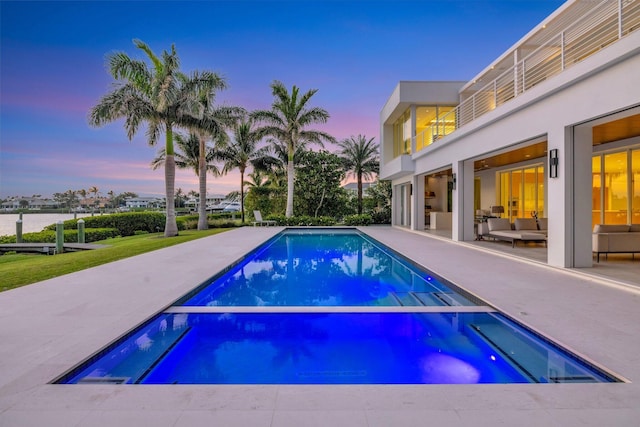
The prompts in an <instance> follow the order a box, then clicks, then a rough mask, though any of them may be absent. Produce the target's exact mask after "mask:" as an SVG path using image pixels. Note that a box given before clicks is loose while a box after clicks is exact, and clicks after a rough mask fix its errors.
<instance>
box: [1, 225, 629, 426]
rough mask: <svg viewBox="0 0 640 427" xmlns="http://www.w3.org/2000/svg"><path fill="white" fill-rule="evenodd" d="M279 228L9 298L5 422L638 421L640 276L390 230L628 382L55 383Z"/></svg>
mask: <svg viewBox="0 0 640 427" xmlns="http://www.w3.org/2000/svg"><path fill="white" fill-rule="evenodd" d="M280 230H281V228H278V227H255V228H254V227H245V228H241V229H235V230H231V231H228V232H225V233H221V234H218V235H215V236H211V237H207V238H204V239H200V240H196V241H192V242H189V243H185V244H182V245H178V246H174V247H171V248H166V249H162V250H159V251H156V252H153V253H148V254H144V255H140V256H137V257H133V258H129V259H125V260H121V261H117V262H113V263H110V264H106V265H103V266H99V267H95V268H91V269H88V270H85V271H81V272H78V273H74V274H70V275H67V276H62V277H58V278H55V279H51V280H47V281H44V282H40V283H36V284H33V285H29V286H25V287H22V288H18V289H15V290H11V291H7V292H2V293H0V426H40V425H46V426H112V425H119V426H134V425H135V426H137V425H144V424H150V425H151V424H152V425H155V426H197V425H222V426H283V427H284V426H326V425H331V426H332V427H340V426H371V427H373V426H416V425H440V426H442V425H446V426H496V425H505V426H541V425H545V426H605V425H606V426H636V425H638V422H639V421H638V420H640V277H638V276H636V280H635V281H634V280H633V273H632V275H631V276H629V277H630V279H625V280H612V279H604V278H601V277H598V276H596V275H593V274H589V273H590V272H589V271H576V270H560V269H554V268H550V267H547V266H544V265H541V264H540V263H538V262H535V261H530V260H526V259H521V258H519V259H515V258H513V257H509V256H505V254H499V253H496V252H495V251H487V250H486V249H485V248H483V247H482V246H481V245H472V244H468V243H465V244H458V243H455V242H451V241H446V240H443V239H441V238H435V237H432V236H428V235H425V234H417V233H411V232H407V231H403V230H399V229H395V228H391V227H364V228H362V231H363V232H365V233H367V234H369V235H370V236H371V237H373V238H375V239H377V240H379V241H380V242H382V243H384V244H386V245H388V246H389V247H391V248H392V249H394V250H396V251H398V252H400V253H402V254H404V255H405V256H407V257H409V258H411V259H412V260H414V261H415V262H416V263H418V264H421V265H423V266H426V267H428V268H429V269H430V270H432V271H434V272H435V273H437V274H439V275H440V276H443V277H445V278H446V279H448V280H450V281H452V282H454V283H456V284H458V285H459V286H461V287H463V288H465V289H467V290H469V291H470V292H472V293H475V294H477V295H478V296H480V297H481V298H483V299H485V300H487V301H489V302H490V303H492V304H493V305H494V306H496V307H497V308H499V309H500V310H502V311H503V312H506V313H507V314H509V315H511V316H512V317H514V318H516V319H518V320H519V321H521V322H522V323H524V324H526V325H528V326H530V327H531V328H533V329H535V330H538V331H540V332H542V333H544V334H545V335H547V336H549V337H550V338H552V339H553V340H555V341H557V342H559V343H561V344H563V345H564V346H566V347H567V348H569V349H571V350H573V351H574V352H576V353H578V354H580V355H582V356H583V357H585V358H587V359H588V360H591V361H593V362H595V363H597V364H599V365H601V366H603V367H605V368H607V369H608V370H610V371H612V372H614V373H615V374H617V375H619V376H622V377H624V378H626V379H627V380H628V381H629V382H627V383H618V384H490V385H411V386H395V385H382V386H379V385H375V386H374V385H371V386H366V385H365V386H360V385H354V386H315V385H314V386H290V385H271V386H244V385H234V386H229V385H226V386H216V385H206V386H187V385H160V386H159V385H131V386H123V385H54V384H49V382H51V381H52V380H53V379H54V378H56V377H57V376H59V375H60V374H62V373H64V372H65V371H66V370H68V369H70V368H72V367H73V366H75V365H76V364H77V363H78V362H80V361H81V360H83V359H85V358H87V357H88V356H90V355H91V354H93V353H95V352H96V351H97V350H99V349H101V348H102V347H104V346H105V345H106V344H107V343H109V342H111V341H113V340H115V339H117V338H118V337H119V336H121V335H122V334H123V333H125V332H127V331H129V330H130V329H131V328H133V327H135V326H136V325H137V324H139V323H140V322H142V321H143V320H145V319H147V318H149V317H150V316H152V315H153V314H155V313H157V312H160V311H162V310H163V309H165V308H166V307H167V306H168V305H170V304H171V303H172V302H173V301H174V300H176V299H178V298H179V297H180V296H181V295H183V294H185V293H186V292H187V291H189V290H190V289H192V288H193V287H195V286H196V285H198V284H200V283H202V282H203V281H205V280H206V279H208V278H209V277H211V276H212V275H214V274H215V273H216V272H218V271H220V270H221V269H223V268H224V267H226V266H227V265H229V264H230V263H232V262H234V261H236V260H237V259H239V258H240V257H241V256H242V255H243V254H245V253H246V252H247V251H249V250H250V249H252V248H254V247H255V246H257V245H258V244H260V243H261V242H263V241H265V240H267V239H268V238H270V237H271V236H273V235H274V234H276V233H277V232H278V231H280ZM635 263H636V264H638V263H640V261H638V260H636V261H635ZM632 268H635V265H634V264H632ZM584 270H591V269H584ZM593 270H596V269H593ZM632 271H634V270H632ZM0 280H1V279H0Z"/></svg>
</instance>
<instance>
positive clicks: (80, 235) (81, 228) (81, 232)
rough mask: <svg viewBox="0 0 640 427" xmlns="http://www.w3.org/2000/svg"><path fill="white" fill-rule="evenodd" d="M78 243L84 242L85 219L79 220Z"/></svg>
mask: <svg viewBox="0 0 640 427" xmlns="http://www.w3.org/2000/svg"><path fill="white" fill-rule="evenodd" d="M78 243H84V220H83V219H79V220H78Z"/></svg>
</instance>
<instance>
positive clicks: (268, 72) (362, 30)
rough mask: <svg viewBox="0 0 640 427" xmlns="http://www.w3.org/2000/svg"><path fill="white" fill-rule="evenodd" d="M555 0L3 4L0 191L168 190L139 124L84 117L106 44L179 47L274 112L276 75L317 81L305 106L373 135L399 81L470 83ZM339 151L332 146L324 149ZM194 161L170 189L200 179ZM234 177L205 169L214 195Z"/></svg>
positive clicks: (232, 98) (249, 102) (248, 102)
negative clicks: (133, 132)
mask: <svg viewBox="0 0 640 427" xmlns="http://www.w3.org/2000/svg"><path fill="white" fill-rule="evenodd" d="M562 3H563V2H562V1H558V0H510V1H494V0H433V1H431V0H423V1H338V0H333V1H267V0H263V1H243V0H239V1H194V2H189V1H183V2H171V1H140V2H128V1H114V2H111V1H95V2H88V1H87V2H62V1H47V2H34V1H20V2H12V1H1V2H0V16H1V18H0V19H1V22H0V32H1V41H0V197H2V198H6V197H8V196H19V195H23V196H30V195H32V194H41V195H43V196H50V195H52V194H53V193H55V192H64V191H67V190H70V189H71V190H79V189H88V188H89V187H91V186H97V187H98V188H99V190H100V192H101V193H103V194H106V193H107V192H108V191H110V190H113V191H115V192H116V193H120V192H124V191H133V192H136V193H139V194H160V195H161V194H164V173H163V172H162V170H156V171H152V170H151V168H150V166H149V163H150V161H151V159H152V158H153V157H154V156H155V154H156V151H157V149H158V147H149V146H148V145H147V144H146V141H145V138H144V131H143V130H142V131H141V132H140V133H139V135H137V136H136V137H135V138H134V139H133V140H132V141H129V140H128V139H127V137H126V133H125V131H124V129H123V126H122V122H114V123H112V124H110V125H107V126H104V127H102V128H97V129H96V128H90V127H89V126H88V125H87V113H88V111H89V109H90V108H91V107H92V106H93V105H94V104H95V103H96V102H97V101H98V100H99V99H100V97H101V96H102V95H104V94H105V93H107V92H108V91H109V90H110V87H111V83H112V79H111V77H110V76H109V75H108V73H107V72H106V69H105V67H104V62H105V56H106V54H108V53H110V52H114V51H124V52H126V53H127V54H129V55H130V56H133V57H136V58H140V59H143V58H144V56H143V55H142V53H141V52H139V51H138V50H137V49H136V48H135V47H134V46H133V43H132V40H133V39H135V38H138V39H141V40H143V41H145V42H146V43H147V44H149V45H150V46H151V48H152V49H153V50H154V51H155V52H156V53H158V54H160V53H161V52H162V50H165V49H169V48H170V47H171V44H175V46H176V49H177V51H178V53H179V56H180V59H181V68H182V70H183V71H185V72H189V71H192V70H195V69H198V70H211V71H215V72H218V73H219V74H221V75H223V76H224V77H225V79H226V81H227V83H228V86H229V88H228V89H227V90H225V91H222V92H220V93H219V94H218V97H217V100H218V102H220V103H225V104H228V105H239V106H242V107H244V108H246V109H248V110H255V109H268V108H270V106H271V102H272V100H273V96H272V95H271V91H270V88H269V84H270V83H271V82H272V81H274V80H280V81H282V82H283V83H284V84H285V85H286V86H287V87H289V88H290V87H291V86H292V85H296V86H298V87H300V88H301V89H302V90H304V91H306V90H308V89H318V92H317V94H316V95H315V96H314V97H313V98H312V101H311V105H313V106H319V107H322V108H325V109H326V110H327V111H328V112H329V114H330V115H331V118H330V120H329V122H328V123H327V124H326V125H323V126H322V127H320V128H321V129H323V130H325V131H327V132H329V133H331V134H332V135H333V136H334V137H336V138H337V139H343V138H348V137H349V136H351V135H358V134H364V135H366V136H367V137H369V138H370V137H375V138H376V141H377V140H378V137H379V113H380V110H381V108H382V106H383V105H384V103H385V101H386V100H387V98H388V96H389V95H390V94H391V92H392V91H393V89H394V87H395V86H396V84H397V83H398V81H400V80H470V79H471V78H473V77H474V76H475V75H476V74H477V73H478V72H480V71H481V70H482V69H483V68H484V67H486V66H487V65H488V64H489V63H490V62H492V61H493V60H494V59H495V58H497V57H498V56H499V55H500V54H501V53H503V52H504V51H505V50H506V49H508V48H509V47H510V46H512V45H513V44H514V43H515V42H517V41H518V40H519V39H520V38H521V37H522V36H524V35H525V34H526V33H527V32H528V31H529V30H531V29H532V28H533V27H534V26H535V25H537V24H538V23H539V22H540V21H541V20H543V19H544V18H545V17H546V16H548V15H549V14H551V13H552V12H553V11H554V10H555V9H557V8H558V7H559V6H560V5H562ZM327 148H328V149H332V147H327ZM197 186H198V185H197V178H196V177H195V175H194V174H193V173H192V172H190V171H180V172H178V175H177V179H176V187H180V188H182V189H183V191H184V192H188V191H190V190H197ZM238 189H239V176H238V175H237V174H233V173H232V174H229V175H228V176H226V177H221V178H215V179H214V178H211V177H209V178H208V191H209V193H222V194H226V193H228V192H230V191H233V190H238Z"/></svg>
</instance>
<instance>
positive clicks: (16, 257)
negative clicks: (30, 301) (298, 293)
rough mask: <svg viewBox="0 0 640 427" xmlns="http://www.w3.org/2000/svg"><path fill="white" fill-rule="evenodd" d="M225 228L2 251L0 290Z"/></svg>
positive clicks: (171, 244)
mask: <svg viewBox="0 0 640 427" xmlns="http://www.w3.org/2000/svg"><path fill="white" fill-rule="evenodd" d="M227 230H229V228H214V229H210V230H203V231H197V230H187V231H181V232H180V235H179V236H176V237H169V238H165V237H164V236H163V235H162V233H154V234H142V235H137V236H129V237H116V238H113V239H107V240H102V241H99V242H94V243H98V244H103V245H109V246H108V247H106V248H102V249H95V250H89V251H81V252H67V253H63V254H58V255H52V256H49V255H32V254H30V255H26V254H5V255H2V256H0V292H1V291H7V290H9V289H14V288H18V287H20V286H25V285H29V284H31V283H35V282H40V281H42V280H47V279H51V278H53V277H58V276H62V275H64V274H69V273H74V272H76V271H80V270H84V269H86V268H91V267H95V266H98V265H102V264H106V263H109V262H112V261H117V260H120V259H124V258H129V257H132V256H135V255H140V254H143V253H146V252H151V251H155V250H157V249H162V248H166V247H169V246H173V245H178V244H180V243H185V242H189V241H191V240H196V239H200V238H202V237H207V236H212V235H214V234H218V233H221V232H223V231H227Z"/></svg>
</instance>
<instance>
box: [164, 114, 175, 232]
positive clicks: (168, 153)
mask: <svg viewBox="0 0 640 427" xmlns="http://www.w3.org/2000/svg"><path fill="white" fill-rule="evenodd" d="M164 186H165V192H166V197H167V207H166V215H167V219H166V222H165V224H164V237H173V236H177V235H178V224H177V223H176V207H175V200H174V193H175V186H176V160H175V158H174V154H173V131H172V129H171V126H170V125H167V142H166V145H165V160H164Z"/></svg>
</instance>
